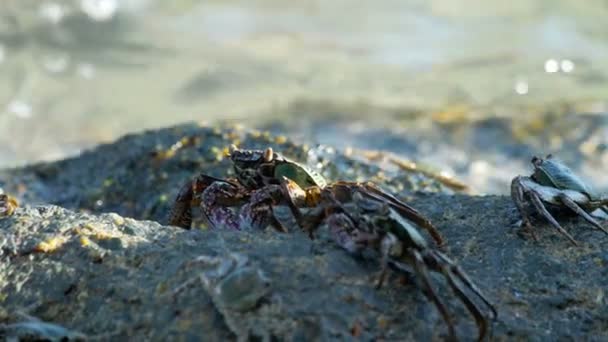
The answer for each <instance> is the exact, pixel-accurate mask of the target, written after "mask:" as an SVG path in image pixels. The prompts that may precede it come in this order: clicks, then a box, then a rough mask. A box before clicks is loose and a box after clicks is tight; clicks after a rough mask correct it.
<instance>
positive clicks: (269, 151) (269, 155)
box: [264, 147, 274, 163]
mask: <svg viewBox="0 0 608 342" xmlns="http://www.w3.org/2000/svg"><path fill="white" fill-rule="evenodd" d="M273 154H274V153H273V151H272V147H268V148H267V149H266V150H264V161H265V162H267V163H269V162H271V161H272V157H273Z"/></svg>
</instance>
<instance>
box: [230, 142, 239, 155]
mask: <svg viewBox="0 0 608 342" xmlns="http://www.w3.org/2000/svg"><path fill="white" fill-rule="evenodd" d="M237 150H238V147H236V145H235V144H230V146H228V152H229V153H230V154H233V153H234V151H237Z"/></svg>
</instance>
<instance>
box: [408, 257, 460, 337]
mask: <svg viewBox="0 0 608 342" xmlns="http://www.w3.org/2000/svg"><path fill="white" fill-rule="evenodd" d="M408 254H410V256H411V258H412V261H413V265H414V270H415V271H416V274H417V275H418V277H419V278H420V282H421V283H422V287H423V290H424V292H425V293H426V295H427V297H428V298H429V299H430V300H431V301H432V302H433V304H435V307H436V308H437V310H438V311H439V313H440V314H441V317H442V318H443V320H444V321H445V323H446V324H447V326H448V333H449V335H450V339H451V340H456V331H455V329H454V321H453V320H452V317H451V316H450V313H449V312H448V309H447V308H446V306H445V304H444V303H443V301H442V300H441V299H440V298H439V296H437V293H436V292H435V290H434V289H433V285H432V282H431V277H430V275H429V272H428V269H427V265H426V263H425V262H424V258H423V256H422V255H421V254H420V252H419V251H417V250H416V249H410V250H409V251H408Z"/></svg>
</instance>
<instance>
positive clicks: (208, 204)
mask: <svg viewBox="0 0 608 342" xmlns="http://www.w3.org/2000/svg"><path fill="white" fill-rule="evenodd" d="M248 198H249V192H248V191H247V190H246V189H244V188H243V187H242V186H240V185H239V184H237V183H233V182H229V181H223V180H218V181H215V182H213V183H211V185H209V186H208V187H207V188H205V190H204V191H203V192H202V195H201V196H200V208H201V211H202V212H203V214H204V215H205V217H206V218H207V222H208V223H209V225H210V226H211V227H213V228H228V229H234V230H240V229H241V220H240V218H239V216H238V215H237V214H236V213H235V211H234V210H233V209H231V208H230V207H233V206H238V205H240V204H242V203H244V202H246V200H247V199H248Z"/></svg>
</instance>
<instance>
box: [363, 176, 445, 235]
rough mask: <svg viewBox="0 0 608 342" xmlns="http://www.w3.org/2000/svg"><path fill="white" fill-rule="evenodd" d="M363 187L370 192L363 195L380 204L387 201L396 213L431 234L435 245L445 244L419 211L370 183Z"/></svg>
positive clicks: (437, 231) (435, 229)
mask: <svg viewBox="0 0 608 342" xmlns="http://www.w3.org/2000/svg"><path fill="white" fill-rule="evenodd" d="M364 186H365V188H366V189H367V190H369V191H370V192H365V195H367V196H368V197H370V198H374V199H376V200H379V201H382V202H384V201H386V200H388V202H389V203H390V204H391V206H392V207H393V208H395V209H396V210H397V211H399V213H400V214H401V215H404V216H405V217H406V218H407V219H409V220H411V221H413V222H414V223H416V224H417V225H418V226H420V227H423V228H424V229H426V231H427V232H429V234H431V237H432V238H433V240H435V242H436V243H437V245H438V246H440V247H441V246H443V245H444V244H445V241H444V240H443V237H442V236H441V233H439V230H437V228H435V226H433V224H432V223H431V221H429V220H428V219H426V218H425V217H424V216H422V214H420V212H419V211H417V210H416V209H414V208H412V207H411V206H409V205H407V204H405V203H403V202H402V201H400V200H399V199H398V198H396V197H395V196H393V195H391V194H389V193H387V192H386V191H384V190H382V189H380V188H378V187H377V186H375V185H372V184H370V183H365V184H364Z"/></svg>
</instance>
